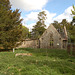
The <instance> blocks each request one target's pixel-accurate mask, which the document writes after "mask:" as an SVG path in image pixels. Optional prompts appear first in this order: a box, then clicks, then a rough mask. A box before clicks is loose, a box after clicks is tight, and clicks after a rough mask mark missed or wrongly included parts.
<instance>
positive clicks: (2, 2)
mask: <svg viewBox="0 0 75 75" xmlns="http://www.w3.org/2000/svg"><path fill="white" fill-rule="evenodd" d="M71 11H72V15H73V20H72V22H71V23H69V22H67V20H66V19H63V20H62V22H61V23H58V22H57V21H54V23H53V25H54V26H55V27H56V28H63V26H64V25H65V26H66V28H67V31H68V37H69V42H75V6H74V5H73V10H71ZM20 15H21V12H19V9H16V10H12V9H11V5H10V2H9V0H0V46H1V47H3V48H4V49H12V48H15V47H16V46H17V45H19V44H21V42H22V41H23V40H25V39H26V38H31V39H39V38H40V36H41V35H42V34H43V32H44V31H45V30H46V28H45V27H46V25H45V20H46V18H47V17H46V13H45V11H42V12H39V14H38V21H37V22H36V25H35V26H33V29H32V31H31V32H29V29H28V28H26V27H25V26H23V25H22V19H20Z"/></svg>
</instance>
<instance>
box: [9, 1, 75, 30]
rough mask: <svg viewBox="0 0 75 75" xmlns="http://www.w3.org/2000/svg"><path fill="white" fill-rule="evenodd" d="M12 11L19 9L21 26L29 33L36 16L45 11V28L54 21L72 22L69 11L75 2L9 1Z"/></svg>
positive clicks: (36, 19)
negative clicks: (21, 19) (64, 20)
mask: <svg viewBox="0 0 75 75" xmlns="http://www.w3.org/2000/svg"><path fill="white" fill-rule="evenodd" d="M9 1H10V4H11V5H12V10H15V9H20V12H21V17H20V18H23V21H22V24H23V25H24V26H26V27H27V28H29V30H30V31H31V30H32V28H33V26H34V25H35V24H36V22H37V21H38V18H37V17H38V14H39V12H41V11H45V13H46V14H47V19H46V21H45V24H46V28H47V27H48V26H49V25H50V24H51V23H53V22H54V21H58V22H61V21H62V19H66V20H67V21H68V22H70V21H72V15H71V10H73V8H72V5H75V0H9Z"/></svg>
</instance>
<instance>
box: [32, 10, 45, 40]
mask: <svg viewBox="0 0 75 75" xmlns="http://www.w3.org/2000/svg"><path fill="white" fill-rule="evenodd" d="M45 20H46V14H45V11H42V12H39V14H38V22H37V23H36V25H35V26H33V29H32V37H33V38H36V39H37V38H39V37H40V36H41V35H42V34H43V32H44V31H45V30H46V29H45V26H46V25H45Z"/></svg>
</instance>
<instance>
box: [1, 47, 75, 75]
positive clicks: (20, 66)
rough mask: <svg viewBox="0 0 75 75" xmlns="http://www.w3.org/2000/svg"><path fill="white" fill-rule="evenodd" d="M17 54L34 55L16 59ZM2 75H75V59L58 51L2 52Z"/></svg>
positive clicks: (28, 50)
mask: <svg viewBox="0 0 75 75" xmlns="http://www.w3.org/2000/svg"><path fill="white" fill-rule="evenodd" d="M16 53H32V56H17V57H15V54H16ZM0 75H75V57H73V56H70V55H68V54H67V52H66V50H57V49H56V50H54V49H32V48H20V49H17V50H15V52H14V53H13V52H0Z"/></svg>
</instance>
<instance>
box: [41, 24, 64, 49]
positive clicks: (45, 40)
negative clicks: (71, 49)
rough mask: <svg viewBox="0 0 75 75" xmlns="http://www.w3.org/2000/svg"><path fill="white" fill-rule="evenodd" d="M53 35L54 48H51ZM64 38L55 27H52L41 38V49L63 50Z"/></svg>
mask: <svg viewBox="0 0 75 75" xmlns="http://www.w3.org/2000/svg"><path fill="white" fill-rule="evenodd" d="M52 34H53V47H51V46H50V39H51V38H50V36H51V35H52ZM63 40H64V39H63V38H62V37H61V35H60V34H59V33H58V31H57V30H56V28H55V27H54V26H53V25H50V26H49V27H48V29H47V30H46V31H45V32H44V33H43V35H42V36H41V38H40V48H61V49H62V48H63Z"/></svg>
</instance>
